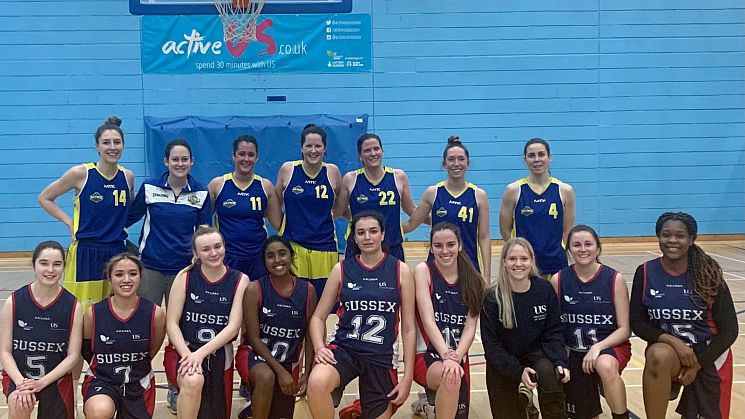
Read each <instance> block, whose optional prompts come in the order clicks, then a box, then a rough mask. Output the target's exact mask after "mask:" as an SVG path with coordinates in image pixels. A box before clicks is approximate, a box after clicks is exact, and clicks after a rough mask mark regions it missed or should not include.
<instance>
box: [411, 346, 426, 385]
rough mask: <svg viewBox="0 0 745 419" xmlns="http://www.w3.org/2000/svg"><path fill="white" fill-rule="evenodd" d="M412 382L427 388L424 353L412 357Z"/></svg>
mask: <svg viewBox="0 0 745 419" xmlns="http://www.w3.org/2000/svg"><path fill="white" fill-rule="evenodd" d="M414 382H415V383H417V384H419V385H420V386H422V387H427V363H426V362H425V361H424V353H418V354H416V355H415V356H414Z"/></svg>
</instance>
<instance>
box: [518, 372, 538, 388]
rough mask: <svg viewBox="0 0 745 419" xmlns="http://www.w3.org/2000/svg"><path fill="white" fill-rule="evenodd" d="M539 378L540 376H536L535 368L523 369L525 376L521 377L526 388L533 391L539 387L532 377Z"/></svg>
mask: <svg viewBox="0 0 745 419" xmlns="http://www.w3.org/2000/svg"><path fill="white" fill-rule="evenodd" d="M537 376H538V374H536V372H535V370H534V369H533V368H530V367H525V368H523V375H522V377H520V381H521V382H522V383H523V384H524V385H525V387H527V388H529V389H531V390H533V389H534V388H535V386H536V385H538V383H537V382H535V381H533V379H532V378H531V377H537ZM536 381H537V380H536Z"/></svg>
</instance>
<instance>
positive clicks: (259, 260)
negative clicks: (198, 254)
mask: <svg viewBox="0 0 745 419" xmlns="http://www.w3.org/2000/svg"><path fill="white" fill-rule="evenodd" d="M232 158H233V164H234V165H235V168H234V169H233V172H232V173H227V174H224V175H222V176H218V177H216V178H214V179H212V181H211V182H210V183H209V186H208V189H209V191H210V197H211V198H212V208H213V211H214V213H215V227H217V229H218V230H219V231H220V233H221V234H222V235H223V237H225V264H226V265H228V266H230V267H231V268H233V269H237V270H239V271H241V272H243V273H244V274H246V275H248V277H249V278H250V279H251V280H255V279H259V278H261V277H263V276H266V274H267V272H266V268H265V267H264V256H263V255H262V254H261V248H262V246H263V245H264V240H266V237H267V233H266V228H265V227H264V219H265V218H266V219H267V221H269V224H271V225H272V227H273V228H275V229H279V228H280V224H281V222H282V209H281V208H280V206H279V201H278V200H277V192H276V191H275V190H274V185H272V182H271V181H269V179H265V178H262V177H261V176H259V175H257V174H256V173H255V172H254V168H255V167H256V162H257V161H258V160H259V144H258V142H257V141H256V138H254V137H253V136H251V135H241V136H240V137H238V138H236V139H235V140H234V141H233V157H232Z"/></svg>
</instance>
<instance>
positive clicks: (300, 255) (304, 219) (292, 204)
mask: <svg viewBox="0 0 745 419" xmlns="http://www.w3.org/2000/svg"><path fill="white" fill-rule="evenodd" d="M300 149H301V153H302V155H303V158H302V160H295V161H287V162H284V163H283V164H282V167H281V168H280V169H279V174H278V175H277V186H276V188H277V198H278V199H279V202H280V203H281V204H282V205H284V218H283V220H282V228H281V229H280V231H279V234H280V235H281V236H282V237H285V238H286V239H288V240H290V242H291V243H292V247H293V249H294V250H295V258H296V259H295V261H296V264H295V267H296V268H297V270H296V271H295V272H296V273H297V275H298V277H300V278H305V279H308V280H310V283H311V284H312V285H313V286H314V287H315V288H316V295H321V294H322V293H323V287H324V285H325V284H326V278H328V276H329V272H331V268H332V267H333V266H334V264H335V263H337V262H338V261H339V253H338V250H337V243H336V232H335V227H334V218H333V208H334V201H335V199H336V194H337V191H338V190H339V187H340V185H341V173H340V172H339V168H338V167H336V165H335V164H330V163H324V161H323V159H324V157H325V156H326V131H324V130H323V129H322V128H320V127H317V126H315V125H313V124H309V125H306V126H305V128H303V132H302V134H300Z"/></svg>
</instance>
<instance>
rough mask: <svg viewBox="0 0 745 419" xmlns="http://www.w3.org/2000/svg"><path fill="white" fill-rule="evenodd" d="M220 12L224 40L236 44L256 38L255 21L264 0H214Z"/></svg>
mask: <svg viewBox="0 0 745 419" xmlns="http://www.w3.org/2000/svg"><path fill="white" fill-rule="evenodd" d="M214 1H215V7H216V8H217V11H218V13H220V19H221V20H222V29H223V33H225V42H232V43H233V44H238V43H241V42H245V41H248V42H250V41H255V40H256V21H257V20H258V19H259V15H260V14H261V9H262V8H263V7H264V0H214Z"/></svg>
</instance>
